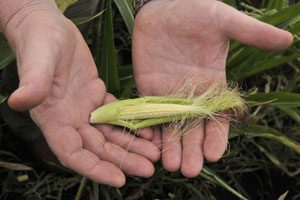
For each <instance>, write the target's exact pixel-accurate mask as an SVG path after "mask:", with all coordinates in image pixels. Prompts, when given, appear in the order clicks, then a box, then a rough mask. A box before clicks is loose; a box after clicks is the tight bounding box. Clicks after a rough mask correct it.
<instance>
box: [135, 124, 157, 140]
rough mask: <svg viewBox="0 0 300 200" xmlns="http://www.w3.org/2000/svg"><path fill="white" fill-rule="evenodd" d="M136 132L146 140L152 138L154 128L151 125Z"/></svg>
mask: <svg viewBox="0 0 300 200" xmlns="http://www.w3.org/2000/svg"><path fill="white" fill-rule="evenodd" d="M135 134H136V135H137V136H139V137H141V138H144V139H146V140H152V138H153V130H152V129H151V128H150V127H147V128H141V129H138V130H136V131H135Z"/></svg>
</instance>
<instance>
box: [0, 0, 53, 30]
mask: <svg viewBox="0 0 300 200" xmlns="http://www.w3.org/2000/svg"><path fill="white" fill-rule="evenodd" d="M36 10H57V11H58V12H59V10H58V8H57V6H56V4H55V1H54V0H22V1H20V0H9V1H7V0H0V29H1V30H3V32H4V34H5V35H9V33H10V32H14V31H15V30H16V28H17V27H18V25H19V24H21V22H22V21H23V20H24V19H25V18H26V17H27V16H28V15H29V14H30V13H32V12H34V11H36Z"/></svg>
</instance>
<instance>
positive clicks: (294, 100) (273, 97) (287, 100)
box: [245, 92, 300, 107]
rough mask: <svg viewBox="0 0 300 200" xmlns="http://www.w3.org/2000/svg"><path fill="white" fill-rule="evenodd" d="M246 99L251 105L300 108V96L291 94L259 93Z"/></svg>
mask: <svg viewBox="0 0 300 200" xmlns="http://www.w3.org/2000/svg"><path fill="white" fill-rule="evenodd" d="M245 99H246V101H247V102H248V104H249V105H261V104H267V105H272V106H290V107H299V106H300V94H297V93H290V92H270V93H257V94H254V95H251V96H248V97H245Z"/></svg>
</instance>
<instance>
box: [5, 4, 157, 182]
mask: <svg viewBox="0 0 300 200" xmlns="http://www.w3.org/2000/svg"><path fill="white" fill-rule="evenodd" d="M52 4H54V2H52ZM13 20H14V19H13ZM13 20H11V22H10V23H11V26H9V25H8V26H7V27H8V28H7V29H6V34H7V35H8V39H9V41H10V43H11V45H12V47H13V48H14V51H15V53H16V56H17V61H18V73H19V77H20V87H19V89H17V90H16V91H15V92H14V93H13V94H12V95H11V96H10V98H9V105H10V107H12V108H13V109H15V110H27V109H30V115H31V117H32V119H33V120H34V121H35V123H36V124H37V125H38V126H39V127H40V129H41V130H42V132H43V134H44V136H45V138H46V140H47V142H48V143H49V146H50V148H51V149H52V150H53V152H54V153H55V155H56V156H57V157H58V159H59V160H60V161H61V163H62V164H63V165H65V166H67V167H69V168H71V169H73V170H75V171H77V172H78V173H80V174H82V175H84V176H87V177H88V178H90V179H92V180H94V181H96V182H99V183H104V184H109V185H113V186H118V187H119V186H122V185H123V184H124V183H125V176H124V174H123V172H122V171H121V170H120V167H121V169H122V170H123V171H124V172H125V173H127V174H131V175H138V176H144V177H148V176H151V175H152V174H153V172H154V167H153V165H152V163H151V162H150V160H151V161H155V160H157V159H158V158H159V152H158V149H157V148H156V147H155V146H154V145H153V144H152V143H151V142H149V141H148V140H145V139H142V138H135V137H134V136H132V135H129V134H127V133H125V132H124V131H123V129H118V128H116V127H114V126H109V125H101V126H97V127H94V126H92V125H90V124H89V117H90V113H91V112H92V111H93V110H94V109H96V108H97V107H99V106H101V105H102V104H104V103H107V102H109V101H112V100H114V97H113V96H112V95H110V94H107V93H106V88H105V85H104V83H103V82H102V81H101V80H100V79H99V78H98V72H97V69H96V66H95V64H94V61H93V58H92V55H91V53H90V51H89V49H88V46H87V45H86V43H85V41H84V39H83V38H82V36H81V34H80V32H79V31H78V29H77V28H76V26H75V25H74V24H72V23H71V22H70V21H69V20H68V19H66V18H65V17H64V16H63V15H62V14H61V13H60V12H59V10H58V9H57V8H56V7H55V4H54V8H52V7H51V6H50V8H47V9H36V7H35V9H34V10H33V11H31V12H28V13H27V14H26V16H25V17H24V19H23V20H21V22H20V23H14V21H13ZM14 24H16V25H17V26H14ZM12 30H13V31H12ZM128 151H129V152H128Z"/></svg>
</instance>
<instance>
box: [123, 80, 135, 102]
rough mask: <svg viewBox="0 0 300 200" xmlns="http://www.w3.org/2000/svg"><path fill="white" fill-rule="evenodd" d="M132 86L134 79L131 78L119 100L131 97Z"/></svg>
mask: <svg viewBox="0 0 300 200" xmlns="http://www.w3.org/2000/svg"><path fill="white" fill-rule="evenodd" d="M133 86H134V78H133V77H132V78H131V79H130V80H129V81H128V83H127V84H126V86H125V88H124V91H123V93H122V95H121V99H129V98H130V97H131V95H132V88H133Z"/></svg>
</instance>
